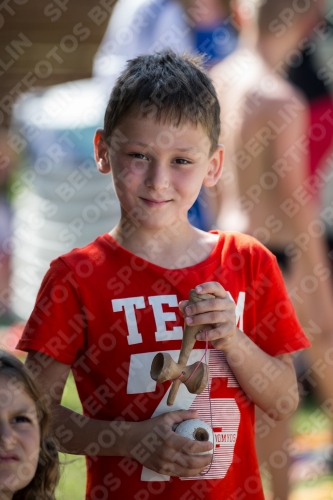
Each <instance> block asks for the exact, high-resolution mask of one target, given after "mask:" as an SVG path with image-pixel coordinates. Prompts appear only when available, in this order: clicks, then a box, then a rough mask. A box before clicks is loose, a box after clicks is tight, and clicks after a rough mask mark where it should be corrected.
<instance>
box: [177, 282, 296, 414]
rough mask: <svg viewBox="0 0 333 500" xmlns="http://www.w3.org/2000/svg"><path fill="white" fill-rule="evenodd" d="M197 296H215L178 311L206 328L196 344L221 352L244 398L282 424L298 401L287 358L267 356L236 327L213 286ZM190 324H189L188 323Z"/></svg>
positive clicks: (225, 297)
mask: <svg viewBox="0 0 333 500" xmlns="http://www.w3.org/2000/svg"><path fill="white" fill-rule="evenodd" d="M196 291H197V292H198V293H208V294H212V295H215V297H216V298H215V299H210V300H202V301H200V302H197V303H195V304H191V306H188V305H187V303H188V301H183V302H181V304H180V308H181V310H182V311H183V312H185V314H186V316H187V317H186V319H185V321H186V322H187V324H191V325H207V328H206V329H207V331H202V332H201V333H199V334H197V337H196V338H197V340H205V339H206V335H207V340H209V341H210V342H211V343H212V345H213V346H214V347H215V348H216V349H218V350H220V351H223V352H224V354H225V356H226V359H227V361H228V363H229V365H230V367H231V369H232V371H233V373H234V375H235V377H236V378H237V381H238V383H239V385H240V386H241V388H242V389H243V391H244V393H245V394H246V396H247V397H248V398H249V399H250V400H251V401H253V403H255V404H256V405H257V406H258V407H259V408H261V410H263V411H264V412H265V413H268V414H269V415H270V416H271V417H272V418H273V419H274V420H282V419H284V418H286V417H288V415H290V414H291V413H293V412H294V411H295V409H296V408H297V405H298V401H299V395H298V387H297V380H296V375H295V370H294V366H293V363H292V360H291V357H290V355H289V354H283V355H281V356H270V355H269V354H267V353H266V352H264V351H263V350H262V349H261V348H260V347H258V346H257V345H256V344H255V343H254V342H253V341H252V340H251V339H250V338H249V337H248V336H247V335H245V334H244V333H243V332H242V331H241V330H239V329H238V328H237V327H236V316H235V303H234V302H233V301H232V299H231V298H230V296H229V294H228V292H226V290H224V288H223V287H222V285H221V284H220V283H217V282H210V283H203V284H201V285H200V286H199V287H196ZM191 320H192V321H191Z"/></svg>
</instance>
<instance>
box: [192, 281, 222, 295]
mask: <svg viewBox="0 0 333 500" xmlns="http://www.w3.org/2000/svg"><path fill="white" fill-rule="evenodd" d="M195 291H196V292H197V293H198V294H203V293H210V294H212V295H215V296H216V297H221V298H222V299H223V298H225V297H227V296H228V292H227V291H226V290H225V289H224V288H223V286H222V285H221V283H218V282H217V281H208V282H207V283H201V284H200V285H197V286H196V287H195Z"/></svg>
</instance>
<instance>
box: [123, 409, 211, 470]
mask: <svg viewBox="0 0 333 500" xmlns="http://www.w3.org/2000/svg"><path fill="white" fill-rule="evenodd" d="M191 418H197V412H196V411H191V410H188V411H187V410H179V411H173V412H168V413H164V414H163V415H160V416H159V417H155V418H152V419H150V420H145V421H143V422H136V423H133V424H131V427H132V429H131V431H130V432H129V435H128V437H127V442H126V455H127V456H128V457H131V458H135V459H136V460H137V461H138V462H140V463H141V464H143V465H144V466H145V467H147V468H148V469H151V470H154V471H156V472H158V473H160V474H166V475H168V476H179V477H192V476H196V475H198V474H200V472H202V471H203V470H204V469H205V468H206V467H207V466H208V465H209V464H210V462H211V459H212V455H211V454H208V455H202V456H193V455H190V454H191V453H202V452H205V451H208V450H211V449H212V447H213V445H212V444H211V443H209V442H199V441H192V440H191V439H188V438H185V437H182V436H178V434H176V433H175V432H174V431H173V430H172V426H173V425H174V424H176V423H180V422H182V421H183V420H189V419H191Z"/></svg>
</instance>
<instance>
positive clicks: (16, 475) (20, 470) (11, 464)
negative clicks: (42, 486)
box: [0, 377, 40, 500]
mask: <svg viewBox="0 0 333 500" xmlns="http://www.w3.org/2000/svg"><path fill="white" fill-rule="evenodd" d="M39 445H40V430H39V423H38V417H37V411H36V406H35V403H34V401H33V400H32V399H31V398H30V396H28V394H26V393H25V392H24V391H23V390H21V389H20V388H18V387H17V385H16V386H15V384H14V383H11V381H10V379H8V378H7V377H1V378H0V499H1V500H11V499H12V498H13V495H14V493H15V491H17V490H21V489H22V488H24V487H25V486H27V485H28V484H29V483H30V481H31V480H32V478H33V477H34V474H35V472H36V469H37V464H38V455H39Z"/></svg>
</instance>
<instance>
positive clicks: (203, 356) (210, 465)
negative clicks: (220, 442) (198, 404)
mask: <svg viewBox="0 0 333 500" xmlns="http://www.w3.org/2000/svg"><path fill="white" fill-rule="evenodd" d="M207 352H208V332H206V346H205V352H204V353H203V355H202V357H201V359H200V361H199V363H198V364H197V366H196V367H195V368H194V370H193V372H192V373H191V375H190V376H189V377H188V379H186V380H184V382H183V384H185V383H186V382H188V381H189V380H190V378H191V377H193V375H194V374H195V372H196V371H197V369H198V368H199V366H200V365H201V363H202V360H203V359H204V358H205V365H206V370H207V381H208V382H207V389H208V393H207V394H208V401H209V412H210V426H211V429H212V432H213V433H214V431H213V409H212V400H211V397H210V384H209V371H208V363H207ZM183 375H184V372H181V374H180V375H179V377H177V378H174V379H173V380H179V379H180V378H181V377H182V376H183ZM213 445H214V443H213ZM214 453H215V446H214V447H213V453H212V459H211V461H210V464H209V466H208V470H206V472H200V474H198V475H199V476H205V475H206V474H208V472H209V471H210V469H211V467H212V464H213V460H214Z"/></svg>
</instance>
